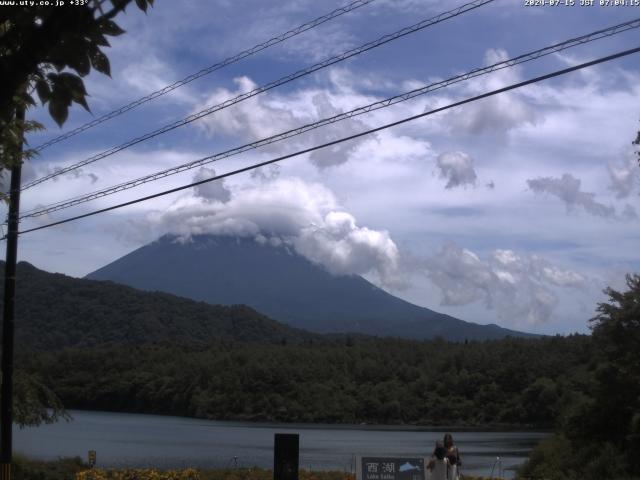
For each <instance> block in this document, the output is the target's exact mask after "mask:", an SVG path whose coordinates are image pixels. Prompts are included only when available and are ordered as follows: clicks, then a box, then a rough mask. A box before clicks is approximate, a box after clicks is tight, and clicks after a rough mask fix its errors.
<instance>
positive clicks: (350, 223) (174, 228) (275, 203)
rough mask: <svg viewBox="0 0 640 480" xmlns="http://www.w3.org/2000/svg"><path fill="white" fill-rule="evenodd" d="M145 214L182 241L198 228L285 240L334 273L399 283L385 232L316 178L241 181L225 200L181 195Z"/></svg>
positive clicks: (216, 192) (393, 248)
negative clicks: (366, 223) (360, 219)
mask: <svg viewBox="0 0 640 480" xmlns="http://www.w3.org/2000/svg"><path fill="white" fill-rule="evenodd" d="M215 183H216V182H212V185H215ZM212 188H214V189H215V190H214V192H213V195H214V196H216V198H217V199H220V194H221V192H222V193H223V194H224V195H226V194H229V191H228V190H225V189H224V188H225V187H224V186H220V187H212ZM210 193H211V192H209V191H208V192H207V195H208V196H207V198H211V196H210ZM199 196H201V195H200V194H199ZM224 198H225V199H226V198H227V197H226V196H225V197H224ZM148 219H149V220H150V221H151V223H152V224H153V225H154V226H155V227H156V228H158V230H160V231H162V232H168V233H173V234H176V235H179V236H181V237H182V238H183V239H184V240H185V241H188V239H189V238H190V237H191V236H192V235H201V234H213V235H227V236H238V237H249V238H254V239H256V240H257V241H260V242H265V241H269V242H271V243H275V244H284V245H286V246H288V247H289V248H293V249H295V251H296V252H298V253H300V254H301V255H303V256H305V257H306V258H308V259H309V260H311V261H312V262H314V263H316V264H320V265H322V266H324V267H325V268H326V269H327V270H328V271H329V272H331V273H334V274H366V273H372V274H374V275H376V276H377V277H378V278H379V279H380V281H381V283H382V284H383V285H393V286H398V285H400V284H401V283H402V280H401V275H400V270H399V260H400V254H399V252H398V248H397V246H396V244H395V243H394V241H393V240H392V239H391V237H390V235H389V233H388V232H387V231H384V230H374V229H370V228H367V227H362V226H359V225H358V224H357V222H356V219H355V217H354V216H353V215H351V214H350V213H348V212H345V211H344V210H343V209H342V208H341V207H340V205H339V204H338V202H337V200H336V198H335V196H334V195H333V193H332V192H331V191H330V190H329V189H328V188H326V187H325V186H323V185H321V184H319V183H310V182H305V181H303V180H301V179H298V178H276V179H274V180H273V181H270V182H260V183H259V184H258V185H255V184H253V185H245V186H243V187H241V188H239V189H238V190H237V191H234V192H233V193H232V194H230V195H229V198H228V199H226V200H225V202H224V203H223V202H220V201H218V202H210V201H205V202H203V201H202V199H201V198H198V197H193V196H189V197H183V198H182V199H180V200H179V201H177V202H176V203H175V204H174V205H173V206H172V207H171V208H169V209H168V210H167V211H166V212H156V213H152V214H150V215H149V216H148Z"/></svg>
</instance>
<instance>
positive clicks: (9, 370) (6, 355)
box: [0, 105, 25, 480]
mask: <svg viewBox="0 0 640 480" xmlns="http://www.w3.org/2000/svg"><path fill="white" fill-rule="evenodd" d="M24 110H25V109H24V106H22V105H21V106H18V108H17V109H16V118H15V120H16V123H17V124H18V125H19V128H20V130H21V132H20V136H21V137H22V138H21V139H20V147H19V148H18V152H17V158H16V159H15V164H14V165H13V167H12V168H11V189H10V192H9V216H8V219H7V223H8V232H7V257H6V258H7V261H6V263H5V266H4V312H3V317H2V386H1V387H0V396H1V399H0V480H10V479H11V462H12V459H13V431H12V428H13V337H14V329H13V327H14V314H15V301H16V262H17V258H18V217H19V215H20V177H21V174H22V149H23V145H24V128H23V127H24V115H25V112H24Z"/></svg>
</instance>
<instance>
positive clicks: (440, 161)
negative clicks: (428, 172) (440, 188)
mask: <svg viewBox="0 0 640 480" xmlns="http://www.w3.org/2000/svg"><path fill="white" fill-rule="evenodd" d="M436 165H437V167H438V169H439V170H440V178H444V179H446V180H447V184H446V185H445V188H455V187H460V186H466V185H475V183H476V179H477V178H478V176H477V175H476V171H475V170H474V168H473V159H472V158H471V157H470V156H469V155H467V154H466V153H464V152H445V153H441V154H440V155H438V158H437V160H436Z"/></svg>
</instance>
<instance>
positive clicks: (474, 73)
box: [20, 18, 640, 219]
mask: <svg viewBox="0 0 640 480" xmlns="http://www.w3.org/2000/svg"><path fill="white" fill-rule="evenodd" d="M638 27H640V18H638V19H635V20H631V21H628V22H624V23H621V24H618V25H615V26H612V27H608V28H605V29H601V30H597V31H595V32H592V33H589V34H587V35H582V36H580V37H576V38H572V39H569V40H566V41H564V42H561V43H558V44H555V45H551V46H548V47H544V48H541V49H539V50H535V51H533V52H529V53H525V54H522V55H519V56H517V57H514V58H511V59H508V60H504V61H502V62H498V63H495V64H493V65H490V66H487V67H484V68H477V69H474V70H471V71H469V72H467V73H464V74H462V75H457V76H454V77H451V78H449V79H446V80H442V81H439V82H435V83H432V84H430V85H427V86H425V87H421V88H418V89H415V90H412V91H410V92H406V93H403V94H401V95H396V96H393V97H390V98H387V99H385V100H381V101H378V102H374V103H371V104H369V105H365V106H363V107H358V108H356V109H353V110H351V111H348V112H345V113H341V114H338V115H335V116H333V117H328V118H324V119H321V120H318V121H316V122H313V123H309V124H306V125H303V126H301V127H297V128H294V129H291V130H288V131H285V132H282V133H278V134H276V135H272V136H270V137H266V138H263V139H260V140H257V141H254V142H251V143H248V144H245V145H242V146H239V147H235V148H233V149H230V150H226V151H224V152H220V153H216V154H214V155H211V156H208V157H205V158H204V159H198V160H195V161H192V162H188V163H184V164H182V165H178V166H176V167H172V168H168V169H166V170H161V171H159V172H155V173H153V174H149V175H145V176H143V177H139V178H137V179H134V180H129V181H126V182H123V183H120V184H117V185H113V186H111V187H107V188H104V189H102V190H98V191H95V192H92V193H89V194H86V195H82V196H78V197H75V198H71V199H66V200H62V201H59V202H55V203H53V204H51V205H47V206H45V207H37V208H35V209H32V210H31V211H27V212H25V213H24V214H23V215H22V216H21V217H20V219H24V218H33V217H38V216H41V215H45V214H48V213H52V212H55V211H58V210H63V209H66V208H70V207H72V206H75V205H78V204H81V203H85V202H89V201H92V200H96V199H98V198H102V197H105V196H107V195H112V194H115V193H118V192H122V191H124V190H128V189H130V188H134V187H137V186H139V185H142V184H145V183H148V182H152V181H155V180H158V179H160V178H164V177H168V176H170V175H175V174H177V173H181V172H184V171H187V170H191V169H193V168H196V167H199V166H202V165H206V164H209V163H213V162H216V161H219V160H222V159H225V158H229V157H231V156H235V155H238V154H240V153H244V152H246V151H249V150H253V149H256V148H259V147H262V146H265V145H269V144H272V143H275V142H278V141H281V140H285V139H288V138H292V137H295V136H298V135H301V134H303V133H306V132H309V131H311V130H314V129H317V128H320V127H323V126H326V125H329V124H333V123H336V122H339V121H342V120H345V119H349V118H353V117H355V116H358V115H362V114H365V113H368V112H372V111H375V110H379V109H382V108H386V107H389V106H391V105H395V104H397V103H400V102H404V101H407V100H409V99H412V98H415V97H417V96H420V95H424V94H427V93H430V92H433V91H435V90H439V89H441V88H445V87H447V86H449V85H452V84H455V83H459V82H462V81H466V80H469V79H471V78H475V77H478V76H481V75H486V74H488V73H491V72H495V71H498V70H502V69H504V68H509V67H513V66H515V65H518V64H522V63H525V62H529V61H532V60H536V59H538V58H540V57H543V56H546V55H550V54H552V53H556V52H560V51H562V50H566V49H569V48H572V47H575V46H577V45H583V44H585V43H589V42H593V41H595V40H599V39H601V38H605V37H609V36H612V35H616V34H619V33H622V32H625V31H628V30H631V29H634V28H638Z"/></svg>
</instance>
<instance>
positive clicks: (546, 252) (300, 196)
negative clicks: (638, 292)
mask: <svg viewBox="0 0 640 480" xmlns="http://www.w3.org/2000/svg"><path fill="white" fill-rule="evenodd" d="M345 3H346V2H334V1H323V2H314V1H311V0H295V1H293V0H292V1H275V0H274V1H258V0H252V1H250V0H235V1H223V0H220V1H205V0H200V1H197V0H195V1H174V2H169V1H162V0H160V1H158V2H157V5H156V6H155V7H154V8H153V9H152V10H150V12H149V13H148V15H144V14H143V13H141V12H139V11H138V10H136V9H135V8H131V9H129V10H128V12H127V13H126V15H123V16H121V17H119V19H118V20H119V23H120V24H121V25H122V26H123V27H124V28H125V30H127V33H126V34H125V35H123V36H121V37H119V38H117V39H114V40H113V42H112V45H113V46H112V48H110V49H109V50H108V52H107V53H108V55H109V58H110V59H111V65H112V72H113V78H108V77H105V76H101V75H99V74H94V73H92V74H91V75H90V76H89V77H88V78H87V80H86V84H87V89H88V91H89V93H90V95H91V98H90V100H89V103H90V106H91V108H92V112H93V116H92V115H91V114H88V113H86V112H84V111H82V110H81V109H79V108H74V109H73V110H72V112H71V113H70V117H69V120H68V121H67V123H66V124H65V126H64V129H63V130H62V131H61V130H60V129H59V128H58V127H57V126H55V125H54V124H53V122H52V121H51V120H50V119H48V117H47V114H46V112H45V111H44V110H32V111H30V112H29V114H30V116H31V118H36V119H39V120H41V121H42V122H43V123H44V124H45V125H46V126H47V131H46V132H43V133H40V134H37V135H33V136H32V137H31V138H30V141H31V144H32V145H38V144H40V143H42V142H44V141H45V140H47V139H49V138H52V137H54V136H56V135H59V134H60V133H62V132H63V131H68V130H70V129H72V128H74V127H76V126H78V125H81V124H83V123H84V122H86V121H89V120H91V119H92V118H95V117H96V116H99V115H102V114H104V113H107V112H108V111H110V110H112V109H114V108H118V107H120V106H121V105H123V104H125V103H127V102H129V101H132V100H135V99H137V98H139V97H140V96H143V95H146V94H148V93H150V92H152V91H154V90H156V89H158V88H161V87H163V86H165V85H167V84H170V83H172V82H174V81H175V80H178V79H180V78H183V77H185V76H186V75H189V74H191V73H193V72H195V71H198V70H200V69H201V68H203V67H206V66H208V65H211V64H214V63H216V62H218V61H220V60H222V59H223V58H225V57H227V56H230V55H233V54H235V53H237V52H239V51H241V50H243V49H245V48H249V47H251V46H253V45H255V44H257V43H260V42H263V41H265V40H267V39H269V38H270V37H272V36H274V35H277V34H279V33H282V32H284V31H286V30H288V29H290V28H293V27H296V26H298V25H300V24H301V23H304V22H306V21H308V20H311V19H313V18H314V17H317V16H319V15H322V14H324V13H327V12H329V11H330V10H332V9H333V8H336V7H338V6H341V5H343V4H345ZM462 3H463V2H453V1H446V2H445V1H431V0H376V1H374V2H373V3H371V4H370V5H367V6H364V7H362V8H360V9H357V10H355V11H353V12H351V13H349V14H346V15H344V16H342V17H340V18H338V19H335V20H333V21H330V22H328V23H326V24H324V25H322V26H319V27H317V28H316V29H313V30H311V31H309V32H306V33H304V34H302V35H300V36H298V37H296V38H294V39H291V40H288V41H287V42H284V43H282V44H280V45H278V46H276V47H272V48H270V49H268V50H265V51H263V52H261V53H259V54H257V55H255V56H253V57H251V58H249V59H245V60H243V61H241V62H239V63H237V64H234V65H232V66H230V67H228V68H225V69H223V70H220V71H217V72H215V73H213V74H211V75H208V76H205V77H203V78H201V79H199V80H197V81H195V82H193V83H191V84H189V85H187V86H185V87H182V88H180V89H177V90H175V91H174V92H172V93H170V94H168V95H166V96H164V97H161V98H159V99H156V100H154V101H153V102H151V103H149V104H147V105H145V106H144V107H142V108H139V109H137V110H134V111H132V112H129V113H127V114H125V115H123V116H121V117H119V118H118V119H117V120H112V121H110V122H107V123H105V124H103V125H102V126H100V127H98V128H94V129H92V130H89V131H87V132H85V133H84V134H81V135H78V136H76V137H73V139H70V140H68V141H65V142H61V143H59V144H57V145H55V146H53V147H50V148H48V149H46V150H45V151H43V152H42V154H41V155H40V157H38V158H37V159H35V160H34V161H33V162H32V164H30V165H28V166H26V167H25V177H26V180H29V179H33V178H35V177H39V176H41V175H44V174H46V173H47V172H49V171H52V170H53V169H54V168H57V167H61V166H65V165H68V164H71V163H74V162H77V161H80V160H83V159H84V158H87V157H89V156H90V155H92V154H95V153H98V152H101V151H102V150H105V149H107V148H110V147H112V146H115V145H118V144H120V143H123V142H125V141H127V140H129V139H130V138H132V137H134V136H137V135H141V134H144V133H146V132H148V131H151V130H153V129H155V128H158V127H160V126H162V125H164V124H167V123H170V122H172V121H174V120H176V119H179V118H182V117H184V116H186V115H189V114H190V113H193V112H196V111H199V110H201V109H203V108H205V107H207V106H209V105H213V104H215V103H219V102H221V101H224V100H225V99H227V98H230V97H233V96H235V95H236V94H238V93H242V92H245V91H248V90H250V89H252V88H254V87H255V86H257V85H261V84H263V83H267V82H269V81H272V80H275V79H277V78H279V77H281V76H283V75H287V74H289V73H291V72H293V71H296V70H298V69H301V68H305V67H307V66H309V65H311V64H312V63H315V62H317V61H321V60H323V59H324V58H326V57H328V56H331V55H334V54H338V53H341V52H342V51H345V50H347V49H350V48H353V47H356V46H359V45H361V44H363V43H365V42H368V41H371V40H374V39H376V38H377V37H379V36H381V35H384V34H387V33H390V32H393V31H395V30H398V29H400V28H403V27H405V26H408V25H411V24H414V23H416V22H418V21H420V20H422V19H425V18H428V17H430V16H433V15H435V14H438V13H440V12H443V11H445V10H448V9H451V8H454V7H456V6H458V5H461V4H462ZM578 3H579V2H578ZM638 16H640V8H637V7H613V6H609V7H604V6H603V7H601V6H597V5H596V6H592V7H582V6H579V5H576V6H573V7H571V6H559V7H549V6H546V7H527V6H524V2H523V1H520V0H518V1H510V0H496V1H495V2H492V3H490V4H488V5H486V6H483V7H481V8H478V9H476V10H474V11H471V12H469V13H466V14H464V15H461V16H459V17H456V18H453V19H451V20H448V21H446V22H443V23H441V24H438V25H435V26H433V27H430V28H427V29H425V30H423V31H420V32H417V33H414V34H412V35H409V36H407V37H405V38H402V39H400V40H397V41H395V42H392V43H390V44H387V45H384V46H382V47H379V48H377V49H374V50H372V51H370V52H367V53H364V54H362V55H359V56H358V57H356V58H354V59H350V60H348V61H346V62H342V63H340V64H338V65H335V66H333V67H330V68H327V69H325V70H322V71H320V72H316V73H314V74H312V75H310V76H307V77H305V78H303V79H300V80H299V81H296V82H292V83H290V84H288V85H285V86H283V87H281V88H277V89H274V90H272V91H270V92H267V93H264V94H262V95H260V96H257V97H254V98H253V99H251V100H247V101H245V102H242V103H240V104H238V105H236V106H234V107H231V108H228V109H225V110H223V111H220V112H218V113H216V114H214V115H211V116H208V117H206V118H204V119H202V120H200V121H198V122H195V123H193V124H191V125H188V126H185V127H182V128H180V129H177V130H175V131H174V132H171V133H169V134H167V135H163V136H160V137H157V138H155V139H153V140H150V141H148V142H145V143H143V144H140V145H138V146H136V147H133V148H131V149H128V150H126V151H124V152H121V153H119V154H117V155H114V156H111V157H109V158H106V159H104V160H101V161H99V162H97V163H95V164H93V165H91V166H87V167H84V168H83V169H82V170H81V172H79V173H78V174H76V175H74V174H67V175H64V176H61V177H60V178H59V179H58V180H57V181H50V182H47V183H45V184H42V185H40V186H37V187H34V188H33V189H30V190H27V191H26V192H25V193H24V196H23V204H22V207H23V210H27V209H29V208H34V207H36V206H37V205H46V204H48V203H51V202H54V201H57V200H62V199H66V198H69V197H73V196H76V195H82V194H84V193H87V192H91V191H93V190H96V189H98V188H103V187H107V186H110V185H112V184H114V183H119V182H122V181H125V180H128V179H132V178H137V177H139V176H141V175H144V174H147V173H151V172H153V171H156V170H161V169H163V168H169V167H172V166H175V165H178V164H180V163H184V162H187V161H190V160H194V159H197V158H199V157H202V156H205V155H209V154H212V153H215V152H219V151H222V150H224V149H226V148H230V147H234V146H237V145H240V144H243V143H247V142H248V141H252V140H256V139H259V138H262V137H264V136H268V135H271V134H274V133H278V132H279V131H282V130H286V129H289V128H292V127H295V126H297V125H301V124H303V123H306V122H309V121H313V120H317V119H319V118H323V117H325V116H329V115H333V114H336V113H338V112H340V111H346V110H350V109H352V108H356V107H358V106H361V105H365V104H368V103H371V102H374V101H376V100H381V99H383V98H386V97H389V96H392V95H396V94H398V93H402V92H405V91H408V90H411V89H414V88H417V87H418V86H421V85H425V84H428V83H431V82H433V81H435V80H439V79H444V78H448V77H451V76H453V75H457V74H460V73H464V72H466V71H468V70H471V69H473V68H477V67H482V66H485V65H487V64H490V63H495V62H497V61H500V60H503V59H506V58H509V57H513V56H516V55H519V54H522V53H526V52H528V51H531V50H535V49H538V48H542V47H544V46H547V45H551V44H553V43H557V42H561V41H563V40H566V39H569V38H572V37H576V36H580V35H583V34H586V33H589V32H591V31H594V30H597V29H601V28H605V27H608V26H611V25H614V24H617V23H621V22H624V21H628V20H631V19H633V18H635V17H638ZM638 45H640V35H639V34H638V30H632V31H629V32H626V33H623V34H620V35H617V36H615V37H611V38H608V39H604V40H600V41H598V42H595V43H591V44H588V45H583V46H581V47H577V48H573V49H571V50H567V51H565V52H562V53H559V54H555V55H552V56H549V57H546V58H545V59H542V60H539V61H536V62H530V63H527V64H525V65H521V66H519V67H515V68H513V69H507V70H502V71H500V72H495V73H493V74H491V75H488V76H485V77H481V78H477V79H474V80H471V81H469V82H465V83H461V84H458V85H456V86H455V87H451V88H447V89H443V90H440V91H438V92H434V93H432V94H429V95H426V96H423V97H419V98H416V99H414V100H412V101H409V102H406V103H403V104H399V105H396V106H394V107H391V108H388V109H384V110H380V111H378V112H375V113H371V114H368V115H365V116H362V117H358V119H355V120H350V121H348V122H343V123H341V124H338V125H336V126H333V127H330V128H327V129H323V130H319V131H316V132H314V133H313V134H307V135H305V136H302V137H301V138H298V139H296V140H295V141H293V142H282V143H281V144H280V143H278V144H274V145H271V146H269V147H266V148H264V149H261V150H259V151H255V152H251V153H247V154H243V155H240V156H238V157H234V158H233V159H229V160H225V161H223V162H220V163H216V164H213V165H209V166H208V167H207V168H205V169H204V170H193V171H189V172H185V173H182V174H179V175H175V176H171V177H168V178H166V179H163V180H161V181H158V182H154V183H151V184H147V185H145V186H142V187H138V188H136V189H132V190H129V191H127V192H124V193H122V194H119V195H117V196H111V197H106V198H103V199H101V200H98V201H95V202H92V203H90V204H85V205H83V206H79V207H76V208H73V209H69V210H65V211H63V212H57V213H54V214H51V215H50V216H49V217H48V218H46V219H40V220H28V221H26V222H25V223H24V225H23V227H25V228H26V227H28V226H36V225H38V224H41V223H45V222H47V221H52V220H57V219H62V218H65V217H66V216H68V215H70V214H79V213H84V212H86V211H89V210H93V209H95V208H101V207H106V206H109V205H112V204H113V203H116V202H120V201H125V200H129V199H133V198H136V197H139V196H143V195H146V194H150V193H154V192H156V191H160V190H163V189H165V188H171V187H173V186H177V185H180V184H183V183H189V182H190V181H192V179H193V178H205V177H206V176H207V175H212V173H213V169H215V172H217V173H222V172H225V171H230V170H232V169H234V168H238V167H240V166H244V165H248V164H250V163H254V162H256V161H262V160H266V159H269V158H272V157H275V156H278V155H281V154H284V153H289V152H292V151H295V150H298V149H300V148H304V147H307V146H310V145H314V144H317V143H322V142H324V141H328V140H330V139H333V138H337V137H339V136H342V135H345V134H348V133H355V132H357V131H360V130H364V129H366V128H372V127H375V126H378V125H380V124H383V123H387V122H390V121H393V120H397V119H400V118H403V117H406V116H409V115H414V114H417V113H420V112H422V111H425V110H427V109H431V108H434V107H436V106H442V105H446V104H448V103H451V102H454V101H457V100H460V99H463V98H466V97H468V96H472V95H477V94H480V93H483V92H485V91H488V90H492V89H495V88H499V87H501V86H504V85H507V84H510V83H514V82H517V81H521V80H525V79H528V78H530V77H532V76H535V75H539V74H541V73H546V72H548V71H551V70H555V69H560V68H566V67H567V66H571V65H574V64H576V63H580V62H583V61H587V60H591V59H594V58H597V57H600V56H603V55H607V54H610V53H615V52H617V51H620V50H624V49H628V48H632V47H636V46H638ZM637 58H638V57H637V55H636V56H632V57H627V58H626V59H623V60H617V61H615V62H611V63H608V64H604V65H601V66H597V67H594V68H590V69H588V70H583V71H580V72H577V73H573V74H570V75H567V76H564V77H559V78H556V79H553V80H550V81H548V82H545V83H540V84H536V85H532V86H529V87H525V88H523V89H521V90H518V91H514V92H510V93H507V94H504V95H501V96H499V97H494V98H491V99H487V100H483V101H481V102H476V103H474V104H471V105H468V106H464V107H459V108H457V109H454V110H451V111H447V112H445V113H441V114H438V115H434V116H431V117H427V118H424V119H421V120H418V121H416V122H413V123H410V124H405V125H403V126H400V127H396V128H394V129H390V130H387V131H384V132H380V133H378V134H376V135H374V136H371V137H367V138H365V139H361V140H357V141H354V142H351V143H348V144H344V145H342V146H340V147H337V148H334V149H329V150H327V151H321V152H317V153H314V154H311V155H305V156H302V157H299V158H295V159H291V160H287V161H286V162H282V163H281V164H279V165H278V167H277V168H274V169H262V170H261V171H260V172H259V173H258V174H253V175H251V174H248V173H247V174H243V175H240V176H237V177H233V178H230V179H227V180H225V181H224V182H218V183H214V184H209V185H208V186H207V187H206V188H205V187H203V188H201V189H197V190H196V189H194V190H192V191H186V192H182V193H178V194H173V195H170V196H167V197H164V198H161V199H157V200H154V201H151V202H147V203H142V204H138V205H135V206H132V207H128V208H124V209H121V210H118V211H114V212H111V213H108V214H104V215H100V216H96V217H92V218H90V219H86V220H81V221H78V222H74V223H70V224H67V225H64V226H60V227H55V228H50V229H46V230H42V231H38V232H34V233H31V234H27V235H24V236H23V237H21V243H20V257H21V259H23V260H27V261H30V262H32V263H33V264H35V265H36V266H38V267H40V268H43V269H45V270H49V271H57V272H63V273H67V274H70V275H74V276H82V275H85V274H87V273H89V272H91V271H93V270H95V269H96V268H99V267H101V266H102V265H104V264H106V263H108V262H110V261H113V260H114V259H116V258H118V257H120V256H122V255H124V254H126V253H127V252H129V251H131V250H133V249H135V248H137V247H139V246H142V245H144V244H145V243H148V242H149V241H152V240H153V239H155V238H157V237H158V236H160V235H162V234H164V233H174V234H178V235H181V236H183V237H185V238H188V237H189V236H190V235H192V234H197V233H216V234H227V235H243V236H250V237H253V238H255V239H256V241H258V242H267V241H268V242H271V243H273V244H274V245H276V244H277V245H279V244H286V245H288V246H289V248H292V249H294V250H295V251H297V252H298V253H300V254H302V255H304V256H306V257H307V258H309V259H310V260H312V261H314V262H316V263H318V264H320V265H322V266H323V267H324V268H327V269H328V270H329V271H331V272H334V273H336V274H361V275H365V276H366V277H367V278H368V279H370V280H371V281H373V282H375V283H376V284H378V285H380V286H382V287H383V288H385V289H387V290H388V291H390V292H392V293H394V294H396V295H398V296H401V297H402V298H405V299H407V300H410V301H412V302H414V303H416V304H419V305H423V306H426V307H429V308H432V309H434V310H437V311H441V312H445V313H448V314H451V315H453V316H456V317H459V318H462V319H465V320H469V321H475V322H478V323H498V324H500V325H503V326H506V327H510V328H516V329H521V330H527V331H533V332H541V333H562V334H565V333H570V332H574V331H580V332H586V331H587V330H588V329H587V320H588V319H589V318H590V317H592V316H593V314H594V309H595V306H596V303H597V302H598V301H602V300H603V299H604V296H603V294H602V292H601V291H602V289H603V288H604V287H605V286H606V285H613V286H615V287H617V288H623V285H624V275H625V273H630V272H633V271H638V267H639V265H640V262H639V258H638V254H637V250H638V249H637V245H638V240H639V234H638V226H639V220H638V212H639V210H640V202H639V196H638V195H639V193H640V189H639V188H638V176H639V173H638V172H639V170H640V169H638V167H637V163H636V162H635V159H634V149H633V146H632V145H631V141H632V140H633V139H634V138H635V135H636V132H637V130H638V128H639V123H638V120H639V119H640V114H639V109H638V105H639V102H638V95H639V93H640V81H639V80H640V70H639V69H638V62H637Z"/></svg>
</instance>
